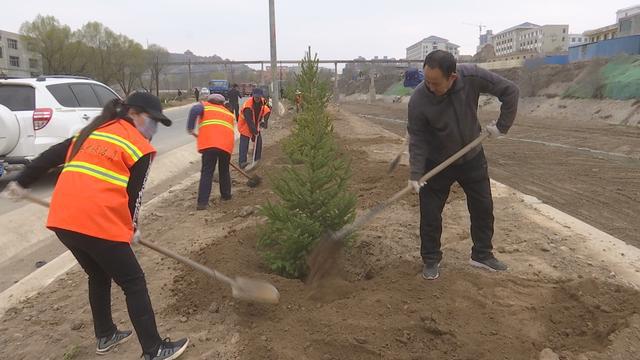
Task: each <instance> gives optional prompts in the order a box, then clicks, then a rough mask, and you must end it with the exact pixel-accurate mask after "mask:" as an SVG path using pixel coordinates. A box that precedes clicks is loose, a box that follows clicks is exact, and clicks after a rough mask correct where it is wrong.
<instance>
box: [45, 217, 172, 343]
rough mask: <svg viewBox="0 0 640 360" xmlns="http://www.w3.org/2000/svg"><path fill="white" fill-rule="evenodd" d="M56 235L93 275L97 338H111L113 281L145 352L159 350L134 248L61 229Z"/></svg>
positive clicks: (91, 293) (113, 328)
mask: <svg viewBox="0 0 640 360" xmlns="http://www.w3.org/2000/svg"><path fill="white" fill-rule="evenodd" d="M55 233H56V235H57V236H58V238H59V239H60V241H62V243H63V244H64V245H65V246H66V247H67V248H68V249H69V250H70V251H71V253H72V254H73V256H75V258H76V260H78V263H79V264H80V266H82V269H84V271H85V272H86V273H87V275H88V276H89V303H90V305H91V314H92V315H93V327H94V331H95V335H96V337H97V338H100V337H105V336H111V335H113V334H114V333H115V331H116V329H117V328H116V325H115V324H114V323H113V319H112V317H111V280H112V279H113V281H115V283H116V284H118V286H120V288H122V290H123V291H124V295H125V297H126V301H127V311H128V312H129V318H130V319H131V323H133V327H134V329H135V330H136V334H137V335H138V341H140V345H141V346H142V351H143V352H144V353H152V352H154V351H157V349H158V346H160V343H161V342H162V339H161V338H160V335H159V334H158V329H157V327H156V318H155V315H154V313H153V308H152V306H151V299H150V298H149V292H148V291H147V283H146V281H145V278H144V273H143V272H142V269H141V268H140V264H138V260H137V259H136V256H135V254H134V253H133V250H132V249H131V246H130V245H129V244H127V243H123V242H115V241H108V240H103V239H99V238H95V237H91V236H88V235H84V234H79V233H76V232H72V231H67V230H62V229H58V230H56V231H55Z"/></svg>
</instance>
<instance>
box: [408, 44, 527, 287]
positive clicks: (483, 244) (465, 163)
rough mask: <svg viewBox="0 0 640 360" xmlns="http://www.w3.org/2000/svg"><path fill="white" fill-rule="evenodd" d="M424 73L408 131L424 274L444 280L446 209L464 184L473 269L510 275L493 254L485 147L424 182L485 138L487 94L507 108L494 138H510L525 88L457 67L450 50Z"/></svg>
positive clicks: (437, 54) (493, 127)
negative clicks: (482, 118) (481, 116)
mask: <svg viewBox="0 0 640 360" xmlns="http://www.w3.org/2000/svg"><path fill="white" fill-rule="evenodd" d="M423 67H424V74H425V80H424V81H423V82H422V83H420V84H419V85H418V86H417V87H416V89H415V91H414V92H413V95H411V100H410V101H409V116H408V119H409V121H408V125H407V130H408V132H409V158H410V159H409V161H410V167H411V178H410V180H409V184H411V185H412V186H413V188H414V190H416V192H418V193H419V194H420V239H421V247H420V254H421V256H422V260H423V262H424V267H423V271H422V276H423V277H424V278H425V279H428V280H434V279H437V278H438V276H439V274H440V273H439V264H440V261H441V260H442V251H441V250H440V237H441V235H442V210H443V208H444V205H445V202H446V200H447V197H448V196H449V190H450V187H451V185H452V184H453V183H454V182H456V181H457V182H458V183H459V184H460V186H461V187H462V189H463V190H464V192H465V194H466V196H467V207H468V209H469V214H470V215H471V239H472V240H473V247H472V249H471V260H470V264H471V265H473V266H477V267H481V268H484V269H488V270H491V271H503V270H506V269H507V266H506V265H505V264H504V263H502V262H501V261H499V260H498V259H496V258H495V256H494V255H493V252H492V250H493V245H492V242H491V240H492V237H493V222H494V218H493V200H492V198H491V186H490V183H489V172H488V168H487V160H486V158H485V155H484V151H483V149H482V146H481V145H479V146H477V147H476V148H474V149H472V150H471V151H469V152H468V153H467V154H466V155H465V156H463V157H462V158H460V159H459V160H458V161H456V162H454V163H453V164H452V165H451V166H449V167H448V168H446V169H445V170H443V171H442V172H441V173H439V174H438V175H436V176H434V177H433V178H431V179H430V180H428V181H427V183H426V184H422V183H419V179H420V178H421V177H422V176H423V175H424V174H425V173H427V172H428V171H429V170H431V169H433V168H435V167H436V166H437V165H438V164H440V163H442V162H443V161H444V160H446V159H447V158H449V157H450V156H451V155H453V154H454V153H456V152H457V151H458V150H460V149H462V148H463V147H464V146H465V145H467V144H469V143H470V142H472V141H473V140H475V139H476V138H477V137H478V136H479V135H480V132H481V127H480V123H479V122H478V115H477V109H478V98H479V96H480V93H488V94H491V95H494V96H496V97H498V99H499V100H500V102H501V103H502V106H501V108H500V117H499V118H498V120H497V122H493V123H491V124H489V125H487V127H486V130H487V131H488V132H489V134H490V135H491V137H496V138H497V137H500V136H502V135H504V134H506V133H507V131H508V130H509V128H510V127H511V125H512V124H513V121H514V119H515V117H516V112H517V108H518V97H519V91H518V87H517V86H516V85H515V84H513V83H512V82H511V81H509V80H507V79H504V78H502V77H501V76H499V75H497V74H495V73H492V72H489V71H487V70H484V69H482V68H479V67H477V66H476V65H459V66H457V65H456V60H455V58H454V57H453V55H451V54H450V53H448V52H446V51H442V50H436V51H433V52H431V53H429V55H427V57H426V58H425V61H424V66H423Z"/></svg>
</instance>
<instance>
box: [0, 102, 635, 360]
mask: <svg viewBox="0 0 640 360" xmlns="http://www.w3.org/2000/svg"><path fill="white" fill-rule="evenodd" d="M335 114H336V120H335V128H336V132H337V133H338V134H340V137H339V138H338V139H339V143H340V144H341V146H342V147H343V149H344V151H345V154H346V155H348V156H349V157H350V158H351V161H352V168H353V178H352V182H351V190H352V191H354V192H355V193H356V195H357V197H358V209H359V211H363V210H365V209H367V208H368V207H370V206H373V205H375V204H377V203H379V202H380V201H382V200H384V199H386V198H387V197H389V196H390V195H391V194H393V193H394V192H395V191H397V190H400V189H401V188H403V187H404V186H406V173H407V168H406V161H405V162H404V163H403V165H402V166H401V167H400V168H399V169H398V170H397V171H396V172H395V173H393V174H392V175H391V176H387V175H386V169H387V166H388V162H389V161H390V160H391V159H392V158H393V157H394V156H395V154H397V152H398V151H400V150H401V149H402V145H401V143H402V141H401V139H400V138H399V137H398V136H396V135H394V134H392V133H389V132H387V131H386V130H383V129H381V128H379V127H376V126H371V124H370V122H369V121H368V120H364V119H362V118H358V117H355V116H353V115H350V114H348V113H345V112H342V111H336V112H335ZM288 126H289V122H288V121H287V120H285V122H283V123H281V124H279V125H277V124H276V125H275V126H272V127H270V129H269V131H270V132H272V133H271V134H272V135H271V136H270V138H269V139H275V140H277V139H279V138H281V137H282V136H283V135H284V134H286V128H287V127H288ZM272 141H274V140H272ZM520 145H521V146H523V145H522V144H520ZM525 149H526V148H525ZM491 151H492V149H488V150H487V152H488V153H491ZM518 151H519V152H523V151H524V150H522V149H518ZM490 161H491V160H490ZM493 162H495V160H494V161H493ZM283 166H286V161H285V157H284V155H283V154H282V152H281V150H280V147H279V144H275V145H272V146H270V147H268V148H267V149H266V151H265V159H264V160H263V164H262V165H261V167H260V168H259V170H258V172H259V174H260V175H262V176H263V177H264V180H265V181H264V183H263V185H261V186H260V187H258V188H255V189H251V188H248V187H246V186H245V185H244V180H243V179H240V178H237V177H235V175H234V177H235V178H236V180H237V182H235V183H234V190H233V191H234V197H233V200H232V201H229V202H220V200H219V198H218V197H217V196H215V197H214V199H213V201H212V207H211V208H210V209H209V210H207V211H198V212H196V211H194V207H195V197H196V191H197V185H196V184H195V183H193V181H192V182H191V183H189V184H188V185H187V186H185V187H184V188H178V189H174V190H172V191H171V192H170V193H169V194H167V195H166V196H164V197H163V199H162V200H159V202H157V203H156V204H154V205H153V207H150V208H148V209H146V211H145V214H146V215H145V217H144V219H143V221H142V229H143V230H144V234H145V237H147V238H148V239H151V240H152V241H155V242H157V243H158V244H162V245H163V246H165V247H167V248H170V249H175V250H176V251H178V252H180V253H182V254H185V255H188V256H190V257H191V258H194V259H195V260H197V261H200V262H202V263H203V264H205V265H207V266H210V267H214V268H216V269H217V270H220V271H222V272H224V273H227V274H230V275H234V276H235V275H242V276H250V277H256V278H261V279H266V280H269V281H271V282H272V283H273V284H274V285H275V286H276V287H277V288H278V289H279V290H280V292H281V303H280V304H278V305H276V306H273V305H261V304H251V303H246V302H240V301H236V300H234V299H233V298H231V296H230V290H229V288H228V287H227V286H226V285H224V284H221V283H219V282H215V281H214V280H212V279H210V278H206V277H205V276H203V275H202V274H200V273H197V272H195V271H193V270H191V269H189V268H186V267H184V266H182V265H178V264H175V263H174V262H173V261H171V260H167V259H164V258H162V257H161V256H159V255H156V254H155V253H152V252H151V251H149V250H147V249H140V248H137V249H136V251H137V252H139V256H140V261H141V263H142V267H143V268H144V269H145V271H146V274H147V281H148V285H149V289H150V292H151V298H152V300H153V303H154V306H155V309H156V313H157V317H158V323H159V328H160V330H161V334H162V335H163V336H166V335H171V336H172V337H174V338H177V337H180V336H185V335H189V336H190V337H191V339H192V346H191V347H190V349H189V350H188V351H187V353H185V355H184V356H183V357H182V358H184V359H323V360H325V359H326V360H329V359H487V360H489V359H491V360H493V359H538V356H539V354H540V352H541V351H542V350H543V349H545V348H551V349H553V351H555V352H556V353H557V354H559V355H560V357H561V358H562V359H581V360H584V359H596V360H604V359H613V358H615V359H625V360H626V359H629V360H631V359H637V352H638V350H639V349H638V345H637V344H638V340H639V339H640V315H638V313H640V303H638V301H637V299H638V295H639V293H638V291H637V290H635V289H633V288H631V287H629V286H625V285H623V283H622V281H618V280H619V279H616V278H615V274H613V275H612V274H611V273H610V271H609V270H608V268H607V264H606V263H604V262H602V261H601V259H596V258H585V257H584V256H581V255H580V249H581V248H580V246H581V244H582V243H584V242H585V239H584V238H582V237H580V236H578V235H576V234H575V233H572V232H570V231H568V230H566V229H560V227H552V226H549V227H544V226H540V224H539V223H537V222H535V221H534V220H532V217H531V216H530V212H532V211H533V210H531V209H528V208H526V206H525V205H524V204H522V203H521V202H520V201H519V199H518V198H516V197H515V196H513V195H510V194H508V193H505V192H500V191H498V190H496V192H495V194H494V195H495V214H496V235H495V238H494V245H495V247H496V253H497V255H498V256H499V257H500V258H502V259H503V260H505V261H506V262H507V263H508V264H509V265H510V267H511V269H510V271H508V272H506V273H501V274H495V273H489V272H485V271H481V270H476V269H472V268H471V267H469V266H468V265H467V261H468V258H469V252H470V247H471V241H470V239H469V230H468V228H469V220H468V213H467V211H466V203H465V198H464V194H463V192H462V191H461V190H460V189H459V188H457V187H455V188H454V189H453V192H452V194H451V196H450V198H449V201H448V204H447V206H446V208H445V213H444V215H443V218H444V233H443V251H444V253H445V255H444V256H445V258H444V261H443V264H442V276H441V278H440V279H439V280H437V281H433V282H427V281H424V280H422V279H421V278H420V276H419V272H420V269H421V266H420V260H419V255H418V250H419V237H418V226H417V224H418V213H419V209H418V204H417V199H416V197H415V196H408V197H406V198H404V199H402V200H400V201H399V202H398V203H396V204H394V205H393V206H392V207H391V208H390V209H389V210H388V211H387V212H386V213H384V214H383V215H382V216H380V217H379V218H378V219H377V220H376V221H374V222H373V223H372V224H370V225H369V226H367V227H366V228H364V229H363V230H362V231H360V232H359V233H358V234H359V235H358V238H357V239H356V240H355V241H354V243H353V246H352V247H351V248H350V249H347V250H345V251H344V253H343V255H342V259H341V261H340V262H339V266H337V267H336V268H335V271H334V272H333V273H332V274H331V276H330V277H329V278H328V279H327V280H326V281H325V282H323V283H321V284H320V285H319V286H318V287H315V288H310V287H308V286H306V285H305V284H304V283H302V282H301V281H299V280H292V279H285V278H282V277H279V276H277V275H276V274H273V273H271V272H270V271H269V270H268V268H267V267H266V265H265V264H264V262H263V261H262V259H261V258H260V256H259V254H258V253H257V251H256V240H257V237H258V236H257V232H258V231H259V226H260V224H263V223H264V221H265V219H264V218H263V217H262V216H260V214H259V212H256V210H257V209H256V206H257V205H260V204H264V203H265V202H266V201H277V199H276V198H275V195H274V194H273V193H272V192H271V191H270V190H269V186H270V181H271V179H272V178H271V176H272V175H273V174H277V173H278V169H281V168H282V167H283ZM505 166H506V165H505ZM512 171H521V172H524V171H522V170H521V168H520V167H518V168H515V169H513V170H512ZM193 179H197V177H195V178H192V180H193ZM114 295H115V296H114V301H113V303H114V317H115V319H116V322H117V323H118V324H119V326H120V327H122V328H128V327H130V324H129V322H128V320H127V315H126V311H125V308H124V305H123V299H122V294H121V293H120V291H119V290H115V291H114ZM0 340H1V341H0V342H1V343H2V344H3V346H2V347H0V358H2V359H4V358H10V359H34V358H38V359H41V358H44V359H47V358H48V359H60V358H66V359H92V358H94V357H95V355H93V353H92V349H93V346H94V339H93V331H92V327H91V321H90V310H89V308H88V303H87V299H86V280H85V277H84V274H83V273H82V272H81V270H79V269H77V268H74V270H72V271H71V272H69V273H68V274H67V275H65V276H64V277H63V278H61V279H59V280H57V281H55V282H54V283H53V284H52V285H51V286H49V287H48V288H47V289H45V290H44V291H43V292H42V293H41V294H39V295H37V296H35V297H34V298H32V299H29V300H27V301H25V302H23V303H22V304H21V305H20V306H18V307H16V308H14V309H11V310H10V311H9V312H8V313H7V314H6V315H5V316H4V317H3V318H2V319H0ZM65 353H66V354H67V355H65ZM138 355H139V346H138V345H137V344H136V341H131V342H129V343H127V344H124V345H123V346H121V347H120V348H118V349H117V352H116V353H115V354H113V355H111V358H123V359H130V358H134V357H137V356H138ZM65 356H66V357H65Z"/></svg>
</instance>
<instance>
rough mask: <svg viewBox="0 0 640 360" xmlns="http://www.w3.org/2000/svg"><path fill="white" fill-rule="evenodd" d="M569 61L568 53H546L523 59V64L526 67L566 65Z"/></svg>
mask: <svg viewBox="0 0 640 360" xmlns="http://www.w3.org/2000/svg"><path fill="white" fill-rule="evenodd" d="M568 63H569V55H547V56H544V57H538V58H533V59H527V60H525V61H524V66H525V67H526V68H528V69H533V68H537V67H539V66H542V65H566V64H568Z"/></svg>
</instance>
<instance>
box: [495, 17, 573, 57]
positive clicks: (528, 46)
mask: <svg viewBox="0 0 640 360" xmlns="http://www.w3.org/2000/svg"><path fill="white" fill-rule="evenodd" d="M569 40H570V39H569V25H543V26H540V25H536V24H532V23H529V22H526V23H522V24H520V25H516V26H513V27H510V28H508V29H506V30H503V31H501V32H499V33H497V34H496V35H494V36H493V45H494V47H495V50H496V56H505V55H509V54H513V53H522V52H534V53H540V54H547V53H558V52H565V51H567V50H568V49H569Z"/></svg>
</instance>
